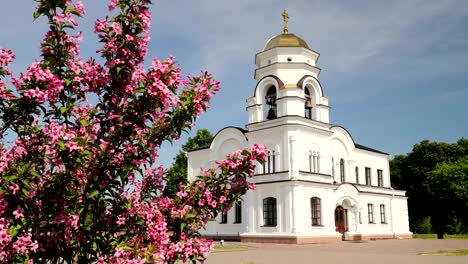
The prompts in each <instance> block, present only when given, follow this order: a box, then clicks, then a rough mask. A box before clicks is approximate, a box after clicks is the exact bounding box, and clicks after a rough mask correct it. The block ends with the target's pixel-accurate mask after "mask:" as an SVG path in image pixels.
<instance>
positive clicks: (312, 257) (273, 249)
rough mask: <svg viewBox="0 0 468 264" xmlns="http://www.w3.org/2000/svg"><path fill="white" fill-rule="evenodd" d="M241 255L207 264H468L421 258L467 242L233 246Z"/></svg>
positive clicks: (461, 259)
mask: <svg viewBox="0 0 468 264" xmlns="http://www.w3.org/2000/svg"><path fill="white" fill-rule="evenodd" d="M233 244H241V245H245V246H247V247H248V249H247V250H243V251H229V252H213V253H211V254H210V255H209V257H208V260H207V262H206V263H207V264H270V263H272V264H275V263H281V264H283V263H286V264H302V263H307V264H308V263H313V264H316V263H337V264H338V263H340V264H344V263H345V264H387V263H388V264H390V263H391V264H406V263H411V264H432V263H434V264H435V263H437V264H439V263H442V264H452V263H454V264H455V263H460V264H461V263H463V264H468V256H421V255H418V254H419V253H424V252H433V251H438V250H453V249H468V240H462V239H453V240H452V239H444V240H433V239H412V240H396V239H391V240H377V241H363V242H341V243H332V244H313V245H281V244H256V243H233Z"/></svg>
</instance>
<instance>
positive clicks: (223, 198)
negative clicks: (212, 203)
mask: <svg viewBox="0 0 468 264" xmlns="http://www.w3.org/2000/svg"><path fill="white" fill-rule="evenodd" d="M225 201H226V197H225V196H224V195H223V196H221V197H219V203H224V202H225Z"/></svg>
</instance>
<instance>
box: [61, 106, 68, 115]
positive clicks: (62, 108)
mask: <svg viewBox="0 0 468 264" xmlns="http://www.w3.org/2000/svg"><path fill="white" fill-rule="evenodd" d="M66 111H67V108H66V107H65V106H62V107H60V113H61V114H63V113H65V112H66Z"/></svg>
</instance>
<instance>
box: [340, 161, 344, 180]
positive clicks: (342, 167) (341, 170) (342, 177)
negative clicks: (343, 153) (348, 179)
mask: <svg viewBox="0 0 468 264" xmlns="http://www.w3.org/2000/svg"><path fill="white" fill-rule="evenodd" d="M340 179H341V182H345V167H344V159H340Z"/></svg>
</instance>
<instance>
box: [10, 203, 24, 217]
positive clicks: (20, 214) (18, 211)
mask: <svg viewBox="0 0 468 264" xmlns="http://www.w3.org/2000/svg"><path fill="white" fill-rule="evenodd" d="M23 213H24V210H23V208H21V207H19V206H18V208H17V209H16V210H15V211H13V215H14V216H15V219H18V218H20V217H24V215H23Z"/></svg>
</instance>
